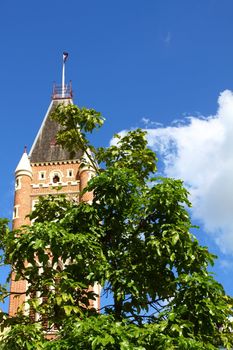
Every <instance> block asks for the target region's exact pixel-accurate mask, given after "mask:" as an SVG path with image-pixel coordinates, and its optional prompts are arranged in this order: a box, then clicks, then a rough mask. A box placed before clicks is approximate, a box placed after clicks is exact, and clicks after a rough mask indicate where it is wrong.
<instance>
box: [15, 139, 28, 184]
mask: <svg viewBox="0 0 233 350" xmlns="http://www.w3.org/2000/svg"><path fill="white" fill-rule="evenodd" d="M19 175H27V176H30V177H31V178H32V168H31V164H30V161H29V158H28V154H27V147H26V146H25V147H24V152H23V155H22V157H21V159H20V161H19V164H18V165H17V167H16V169H15V176H19Z"/></svg>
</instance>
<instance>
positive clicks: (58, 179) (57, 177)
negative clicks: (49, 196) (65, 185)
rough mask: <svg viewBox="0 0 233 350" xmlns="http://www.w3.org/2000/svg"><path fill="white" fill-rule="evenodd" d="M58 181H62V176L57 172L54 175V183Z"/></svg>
mask: <svg viewBox="0 0 233 350" xmlns="http://www.w3.org/2000/svg"><path fill="white" fill-rule="evenodd" d="M57 182H60V177H59V176H58V175H57V174H56V175H54V177H53V183H54V184H56V183H57Z"/></svg>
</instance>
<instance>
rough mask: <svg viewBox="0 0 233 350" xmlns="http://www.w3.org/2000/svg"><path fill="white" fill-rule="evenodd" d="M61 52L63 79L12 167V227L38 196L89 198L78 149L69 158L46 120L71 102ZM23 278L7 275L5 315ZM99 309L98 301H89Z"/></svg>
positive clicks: (86, 171)
mask: <svg viewBox="0 0 233 350" xmlns="http://www.w3.org/2000/svg"><path fill="white" fill-rule="evenodd" d="M64 62H65V61H64V54H63V79H62V85H61V86H54V89H53V94H52V101H51V103H50V105H49V108H48V111H47V113H46V115H45V117H44V120H43V122H42V124H41V127H40V129H39V131H38V134H37V136H36V138H35V140H34V143H33V145H32V148H31V151H30V153H29V155H28V154H27V150H26V149H25V150H24V153H23V155H22V158H21V160H20V162H19V164H18V166H17V168H16V170H15V197H14V211H13V229H18V228H19V227H20V226H22V225H25V224H30V221H29V218H27V217H26V216H27V215H28V214H29V213H30V212H31V211H32V210H33V208H34V206H35V204H36V202H37V201H38V198H39V197H40V196H46V195H48V194H57V187H59V188H60V190H59V193H61V194H66V195H67V196H69V197H73V198H74V197H75V198H76V199H78V200H79V201H80V200H81V201H83V200H84V201H91V200H92V194H91V193H86V194H85V197H82V198H80V191H81V190H82V189H83V188H85V186H86V184H87V182H88V180H89V178H90V177H91V175H92V173H91V171H90V170H89V169H87V168H85V167H80V163H81V158H82V156H83V154H82V151H79V152H78V153H77V154H76V155H75V157H74V158H73V159H70V155H69V152H67V151H66V150H64V149H63V148H62V147H61V146H60V145H57V144H56V134H57V132H58V130H59V125H58V124H57V123H56V122H55V121H53V120H51V119H50V115H51V112H52V111H53V110H54V108H55V107H56V106H57V105H58V104H61V103H63V104H66V105H67V104H72V103H73V100H72V89H71V84H70V85H66V84H65V83H64ZM99 288H100V287H99V286H95V288H94V289H95V293H96V294H99V292H100V291H99ZM25 291H26V281H23V280H22V281H15V279H14V273H12V278H11V297H10V304H9V314H10V315H12V316H13V315H15V314H16V312H17V309H18V307H19V306H20V305H22V303H23V302H24V301H25V294H20V296H19V297H17V298H16V297H15V295H17V293H24V292H25ZM93 306H94V307H96V308H97V309H98V308H99V300H96V301H95V302H94V303H93Z"/></svg>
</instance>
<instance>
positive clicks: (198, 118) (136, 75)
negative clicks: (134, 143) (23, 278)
mask: <svg viewBox="0 0 233 350" xmlns="http://www.w3.org/2000/svg"><path fill="white" fill-rule="evenodd" d="M0 6H1V7H0V33H1V34H0V35H1V46H0V50H1V54H0V67H1V72H0V77H1V79H0V82H1V83H0V96H1V112H0V116H1V127H2V129H1V137H0V149H1V152H0V163H1V164H2V165H1V168H0V179H1V181H0V198H1V201H0V216H1V217H9V218H11V216H12V203H13V187H14V169H15V167H16V165H17V163H18V161H19V159H20V157H21V155H22V152H23V148H24V145H27V146H28V148H29V149H30V147H31V145H32V142H33V140H34V138H35V136H36V133H37V131H38V128H39V126H40V124H41V122H42V119H43V117H44V115H45V112H46V110H47V108H48V105H49V103H50V97H51V92H52V84H53V82H54V81H56V82H57V83H60V81H61V59H62V52H63V51H64V50H66V51H68V52H69V59H68V61H67V70H66V77H67V79H68V80H70V79H71V80H72V83H73V90H74V100H75V103H77V104H78V105H80V106H86V107H92V108H95V109H97V110H98V111H101V112H102V113H103V115H104V117H105V118H106V124H105V126H104V127H103V129H102V130H100V131H99V132H98V133H97V135H96V136H95V137H94V142H95V144H96V145H108V144H109V142H110V140H111V138H112V135H113V134H114V133H116V132H120V131H122V130H129V129H131V128H134V127H146V128H147V129H148V131H149V141H150V145H151V146H152V148H153V149H155V150H157V151H159V153H160V154H161V156H162V157H163V159H165V163H164V170H165V173H166V174H168V175H169V176H177V177H181V178H183V179H184V180H185V183H186V185H187V187H188V188H189V190H190V193H191V195H192V200H193V202H194V206H193V211H192V215H193V219H194V222H195V223H198V224H199V225H200V230H199V232H198V233H196V234H197V236H198V238H199V240H200V242H201V243H202V244H205V245H208V247H209V248H210V250H211V251H212V252H214V253H216V254H217V255H218V256H219V259H218V260H217V262H216V266H215V268H214V271H215V273H216V277H217V279H218V280H219V281H220V282H221V283H223V285H224V287H225V289H226V291H227V293H229V294H231V295H232V294H233V281H232V278H231V275H232V273H231V272H232V269H233V224H232V223H231V212H233V200H232V198H233V160H231V153H232V152H231V150H232V149H233V141H231V135H233V96H232V93H231V90H233V41H232V37H233V21H232V14H233V2H232V1H231V0H221V1H220V0H205V1H201V0H199V1H197V0H176V1H174V0H118V1H113V0H112V1H109V0H99V1H97V0H86V1H81V0H69V1H68V2H65V1H61V0H56V1H55V0H50V1H45V0H41V1H38V2H32V1H29V0H22V1H20V2H19V1H17V0H14V1H13V0H9V1H4V2H2V3H1V5H0ZM226 90H228V91H226ZM224 91H225V92H224ZM157 123H159V124H157ZM0 273H1V278H3V277H4V273H3V272H0Z"/></svg>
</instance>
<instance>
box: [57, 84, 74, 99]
mask: <svg viewBox="0 0 233 350" xmlns="http://www.w3.org/2000/svg"><path fill="white" fill-rule="evenodd" d="M72 97H73V93H72V85H71V82H70V83H69V84H65V85H64V86H63V85H57V84H54V85H53V94H52V99H53V100H61V99H67V98H72Z"/></svg>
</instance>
